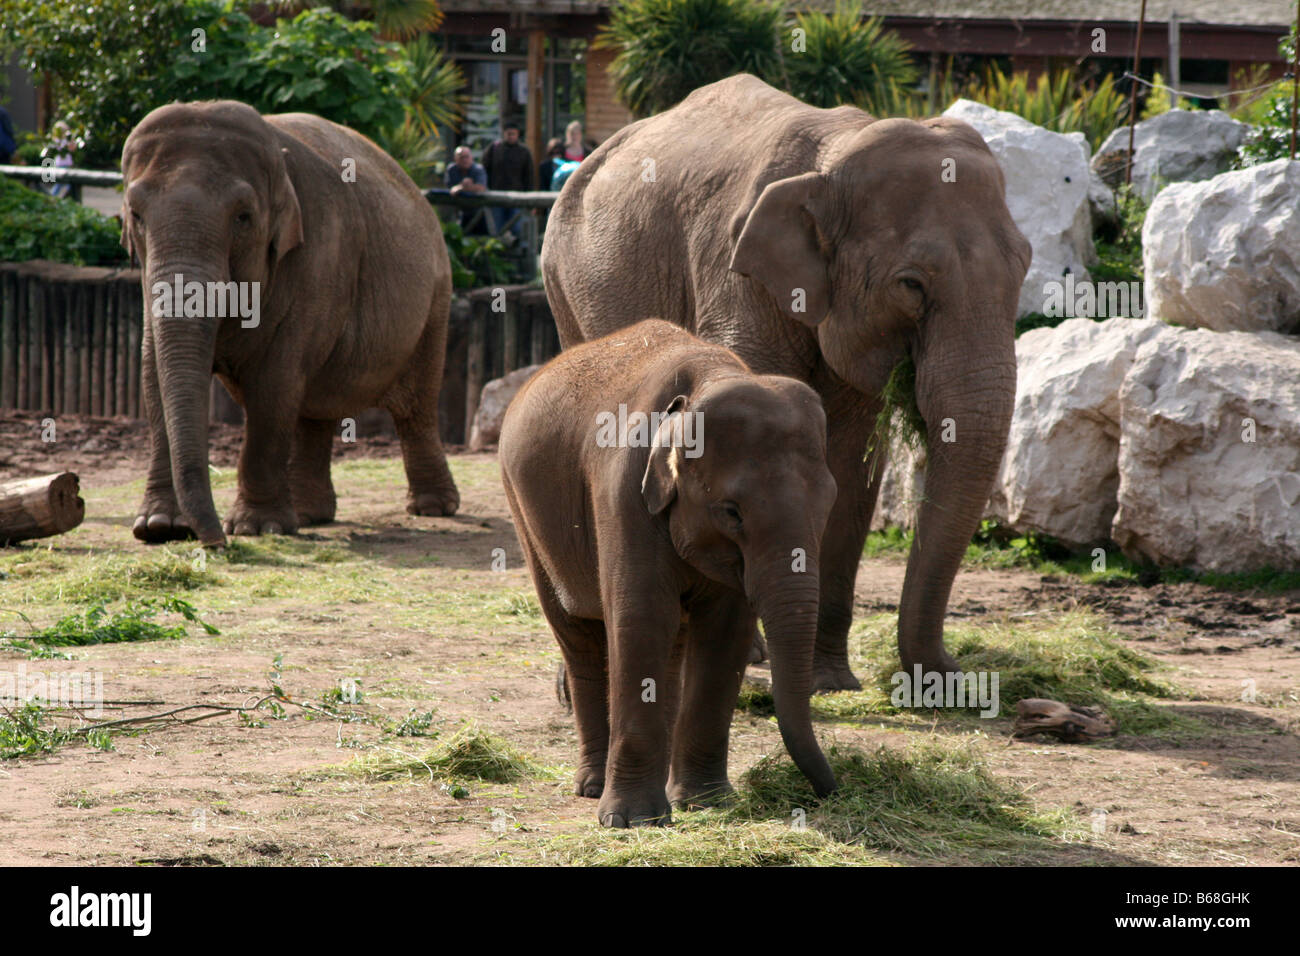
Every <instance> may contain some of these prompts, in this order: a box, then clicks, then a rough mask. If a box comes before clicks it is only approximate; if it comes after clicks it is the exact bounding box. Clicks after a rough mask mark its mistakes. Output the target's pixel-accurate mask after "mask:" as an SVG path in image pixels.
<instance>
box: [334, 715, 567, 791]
mask: <svg viewBox="0 0 1300 956" xmlns="http://www.w3.org/2000/svg"><path fill="white" fill-rule="evenodd" d="M336 774H342V775H344V776H353V777H361V778H362V779H364V780H367V781H371V782H375V781H395V780H410V781H420V780H424V779H428V780H429V781H439V780H446V781H455V780H480V781H485V782H487V783H513V782H514V781H516V780H525V779H529V778H534V777H548V776H551V771H550V770H549V769H547V768H546V767H543V766H541V765H540V764H538V763H536V762H535V761H533V760H532V759H531V758H530V757H528V756H527V755H525V754H522V753H520V752H519V751H518V750H516V749H515V748H514V747H513V746H511V745H510V744H509V743H507V742H506V741H504V740H502V739H501V738H500V737H497V736H496V735H495V734H491V733H488V732H487V731H485V730H483V729H482V728H480V727H478V726H477V725H475V724H467V725H465V726H464V727H461V728H460V729H459V730H457V731H456V732H455V733H454V734H452V735H451V736H450V737H448V738H447V739H446V740H443V741H441V742H440V743H439V744H438V745H437V746H435V747H434V748H433V749H432V750H429V751H427V752H425V753H424V754H412V753H407V752H405V751H401V750H397V749H396V748H392V747H382V748H377V749H375V750H373V751H370V752H368V753H366V754H363V755H361V756H360V757H357V758H356V759H355V760H352V761H350V762H348V763H346V764H344V765H343V766H342V767H339V768H335V769H334V770H332V771H330V772H328V773H327V775H336Z"/></svg>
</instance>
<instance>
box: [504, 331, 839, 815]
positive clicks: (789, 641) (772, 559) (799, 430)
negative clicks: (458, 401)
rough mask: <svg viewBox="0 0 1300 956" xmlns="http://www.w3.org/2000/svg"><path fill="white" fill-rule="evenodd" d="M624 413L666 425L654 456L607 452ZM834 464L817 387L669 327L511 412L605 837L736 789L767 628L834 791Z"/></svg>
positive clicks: (515, 473)
mask: <svg viewBox="0 0 1300 956" xmlns="http://www.w3.org/2000/svg"><path fill="white" fill-rule="evenodd" d="M620 403H622V404H626V406H627V409H628V412H629V413H633V412H637V411H641V412H645V413H651V412H660V413H662V414H663V415H664V419H663V420H662V424H661V426H660V430H659V432H658V433H657V434H658V439H659V446H658V447H647V446H641V447H607V446H606V447H602V446H601V444H600V443H599V440H600V430H599V418H598V416H599V415H600V413H602V412H609V413H611V414H616V413H617V410H618V407H619V405H620ZM683 416H695V419H694V421H695V422H696V423H701V422H702V428H703V431H702V435H700V436H699V437H701V438H702V441H701V442H700V443H699V445H698V449H699V451H700V454H698V455H696V454H694V451H688V450H687V449H685V448H682V447H670V446H669V445H670V441H671V436H672V430H673V428H674V427H677V426H675V425H674V422H681V421H683ZM681 440H684V441H685V443H686V445H687V446H688V448H689V447H691V446H692V445H693V442H692V440H691V433H689V432H683V433H681ZM631 444H632V443H631V442H628V445H629V446H630V445H631ZM825 455H826V419H825V415H824V414H823V412H822V408H821V403H820V402H819V401H818V400H817V395H816V393H815V392H813V391H812V389H810V388H808V387H807V386H806V385H804V384H802V383H800V382H797V381H795V380H793V379H790V378H785V377H781V376H757V375H754V374H752V373H751V372H750V371H749V370H748V369H747V368H746V367H745V365H744V363H742V362H741V361H740V360H739V359H737V358H736V356H735V355H733V354H732V353H730V352H728V351H727V350H725V349H722V348H719V347H718V346H715V345H710V344H708V343H705V342H703V341H701V340H700V339H697V338H695V337H693V336H691V335H689V334H687V333H686V332H684V331H682V330H681V329H680V328H678V327H676V326H674V325H671V324H669V323H667V322H659V321H654V320H651V321H646V322H643V323H640V324H638V325H636V326H633V327H631V328H629V329H627V330H624V331H622V332H619V333H616V334H615V335H612V336H609V337H608V338H604V339H599V340H597V341H595V342H591V343H589V344H587V345H582V346H578V347H575V348H573V349H570V350H569V351H566V352H564V353H562V354H561V355H560V356H559V357H558V358H556V359H554V360H553V361H552V362H550V363H549V364H548V365H547V366H546V367H545V368H543V369H542V370H541V371H539V372H538V373H537V374H536V375H535V376H534V377H533V378H532V379H530V380H529V381H528V383H527V384H526V385H525V386H524V387H523V388H522V389H521V390H520V392H519V394H518V395H517V396H516V397H515V399H514V401H513V402H511V404H510V407H509V409H508V410H507V412H506V416H505V421H504V423H503V425H502V428H501V442H500V460H501V476H502V481H503V483H504V484H505V489H506V498H507V500H508V501H509V503H510V511H511V514H512V515H513V516H514V522H515V530H516V531H517V532H518V534H519V540H520V543H521V545H522V546H523V551H524V556H525V558H526V560H527V562H528V569H529V571H530V572H531V573H532V576H533V581H534V583H535V584H536V586H537V594H538V598H539V600H540V603H541V606H542V610H543V612H544V613H545V614H546V619H547V621H548V622H549V623H550V625H551V629H552V630H553V631H554V633H555V636H556V639H557V640H558V641H559V643H560V647H561V648H562V650H563V652H564V660H565V663H566V665H567V670H568V682H569V687H570V689H571V690H572V698H573V707H574V714H575V719H576V723H577V729H578V738H579V741H580V745H581V757H580V761H579V769H578V774H577V779H576V782H575V783H576V792H577V793H578V794H579V795H580V796H585V797H599V798H600V804H599V807H598V811H597V813H598V816H599V818H600V821H601V823H603V824H604V825H606V826H614V827H625V826H637V825H654V824H663V823H667V822H668V821H669V818H670V804H671V803H676V804H678V805H679V806H708V805H713V804H714V803H716V802H718V801H719V800H721V799H723V798H725V796H726V795H727V794H729V793H730V792H731V784H730V783H729V782H728V780H727V740H728V734H729V730H730V726H731V716H732V711H733V709H734V707H735V703H736V694H737V692H738V691H739V689H740V679H741V676H742V674H743V673H744V670H745V664H746V661H747V659H748V656H749V650H750V646H751V641H752V635H753V633H754V629H755V627H756V625H757V622H758V620H759V619H760V618H761V619H762V621H763V626H764V629H765V631H766V634H767V641H768V647H769V649H770V654H771V658H772V693H773V697H774V700H775V704H776V713H777V721H778V723H779V724H780V728H781V736H782V738H783V739H784V740H785V744H786V748H787V749H788V750H789V752H790V755H791V757H792V758H793V759H794V761H795V764H796V765H797V766H798V767H799V769H800V770H802V771H803V773H804V774H805V775H806V776H807V777H808V778H809V780H810V781H811V782H812V783H813V786H814V789H815V790H816V791H817V793H818V794H819V795H825V794H827V793H829V792H830V791H831V790H832V789H833V788H834V786H835V778H834V776H833V775H832V773H831V770H830V766H829V765H828V764H827V762H826V758H825V756H824V755H823V754H822V752H821V749H820V747H819V746H818V744H817V739H816V737H815V736H814V735H813V728H812V717H811V713H810V710H809V703H808V701H809V696H810V695H811V693H812V664H813V653H812V652H813V640H814V638H815V636H816V629H817V607H818V589H819V575H818V570H817V555H818V553H819V550H820V545H821V538H822V533H823V529H824V528H825V524H826V517H827V515H828V514H829V513H830V509H831V504H832V502H833V501H834V499H835V482H834V480H833V479H832V478H831V474H830V471H829V470H828V469H827V467H826V461H825ZM796 549H802V550H801V551H796ZM800 555H803V556H805V557H802V558H801V557H800ZM647 681H653V682H654V683H653V685H648V684H647ZM648 686H652V687H653V696H654V699H653V700H649V699H647V696H648V692H647V687H648Z"/></svg>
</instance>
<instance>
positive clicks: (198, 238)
mask: <svg viewBox="0 0 1300 956" xmlns="http://www.w3.org/2000/svg"><path fill="white" fill-rule="evenodd" d="M122 176H123V179H124V184H125V193H124V196H123V202H122V244H123V245H124V246H125V247H126V248H127V250H128V251H130V252H132V253H133V254H134V255H135V256H136V257H138V258H139V260H140V264H141V267H142V271H141V283H142V285H143V290H144V298H145V315H144V339H143V345H142V361H141V396H142V398H143V404H144V408H145V413H146V415H147V417H148V420H149V437H150V460H149V475H148V479H147V481H146V484H145V493H144V501H143V503H142V504H141V506H140V512H139V515H138V517H137V518H136V519H135V524H134V528H133V531H134V534H135V536H136V537H137V538H139V539H141V540H142V541H146V542H158V541H167V540H171V539H175V538H186V537H190V536H197V537H198V538H199V540H200V541H201V542H202V543H203V544H205V545H219V544H221V543H223V542H224V541H225V535H224V534H223V529H222V525H221V523H220V522H219V521H218V518H217V512H216V509H215V508H214V506H213V502H212V491H211V486H210V484H209V480H208V395H209V383H210V382H211V379H212V375H213V373H214V372H215V373H216V374H217V375H218V376H219V377H220V378H221V380H222V381H223V382H224V383H225V385H226V387H227V388H228V389H229V390H230V392H231V394H232V395H233V396H234V397H235V399H236V400H237V401H238V402H239V403H240V404H241V405H243V406H244V408H245V411H246V425H245V435H244V444H243V448H242V449H241V451H240V455H239V469H238V477H239V492H238V497H237V498H236V500H235V503H234V506H233V507H232V509H231V511H230V512H229V513H228V514H227V515H226V521H225V531H227V532H230V533H233V534H253V535H256V534H263V533H286V534H287V533H290V532H293V531H295V530H297V528H298V527H299V526H300V525H305V524H315V523H320V522H327V521H331V520H333V518H334V509H335V495H334V488H333V485H332V484H331V482H330V456H331V448H332V446H333V441H334V435H335V433H336V431H337V430H338V424H339V420H340V419H341V418H342V417H344V416H346V415H350V414H355V413H356V412H357V411H360V410H361V409H364V408H367V407H369V406H371V405H380V406H382V407H385V408H387V409H388V410H389V411H390V412H391V413H392V415H393V419H394V422H395V424H396V426H397V433H398V436H399V438H400V439H401V443H402V458H403V460H404V462H405V465H406V476H407V481H408V484H409V491H408V495H407V511H409V512H411V513H413V514H422V515H442V514H452V513H454V512H455V510H456V508H457V506H458V504H459V501H460V498H459V495H458V493H457V491H456V484H455V482H454V480H453V479H452V475H451V472H450V470H449V469H448V467H447V459H446V456H445V454H444V453H443V448H442V443H441V441H440V440H439V437H438V417H437V410H438V391H439V385H440V383H441V379H442V366H443V353H444V352H445V350H446V337H447V318H448V310H449V308H450V304H451V265H450V262H449V260H448V257H447V250H446V247H445V245H444V244H443V239H442V230H441V227H440V226H439V224H438V218H437V216H436V214H435V213H434V212H433V210H432V209H430V207H429V204H428V203H427V202H426V201H425V199H424V197H423V195H421V193H420V191H419V190H418V189H417V188H416V186H415V184H414V183H412V182H411V180H410V178H409V177H408V176H407V175H406V174H405V173H404V172H402V169H401V167H400V166H398V165H397V163H396V162H394V161H393V160H392V159H391V158H390V157H389V156H388V155H387V154H386V153H384V152H383V151H382V150H380V149H379V148H378V147H377V146H375V144H374V143H372V142H371V141H370V140H368V139H366V138H365V137H364V136H361V135H360V134H358V133H355V132H353V131H352V130H350V129H347V128H346V127H343V126H338V125H336V124H334V123H331V122H329V121H328V120H324V119H321V118H320V117H318V116H310V115H307V114H305V113H290V114H285V115H280V116H262V115H260V114H259V113H258V112H257V111H256V110H254V109H253V108H252V107H249V106H246V105H244V104H243V103H236V102H231V101H217V102H208V103H175V104H171V105H169V106H163V107H159V108H158V109H156V110H154V111H153V112H152V113H150V114H149V115H148V116H146V117H145V118H144V119H143V120H141V121H140V124H139V125H138V126H137V127H136V128H135V129H134V130H133V131H132V132H131V135H130V136H129V137H128V138H127V141H126V146H125V148H124V149H123V151H122Z"/></svg>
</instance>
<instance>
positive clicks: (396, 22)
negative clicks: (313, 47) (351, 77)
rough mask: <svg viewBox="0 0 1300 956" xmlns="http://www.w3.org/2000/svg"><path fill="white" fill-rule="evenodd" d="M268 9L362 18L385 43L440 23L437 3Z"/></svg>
mask: <svg viewBox="0 0 1300 956" xmlns="http://www.w3.org/2000/svg"><path fill="white" fill-rule="evenodd" d="M271 6H272V7H274V8H275V9H276V10H277V11H280V12H282V13H296V12H298V11H301V10H306V9H310V8H311V7H329V8H330V9H332V10H336V11H338V12H339V13H342V14H346V15H348V16H350V17H352V18H353V19H356V18H359V17H361V16H364V17H365V19H368V20H374V21H375V26H376V27H378V28H379V34H380V36H383V37H385V38H388V39H394V38H395V39H399V40H401V39H406V38H408V37H411V36H414V35H415V34H416V33H418V32H420V31H421V30H436V29H437V28H438V25H439V24H440V23H442V11H441V10H440V9H439V8H438V3H437V0H359V2H358V0H272V2H271Z"/></svg>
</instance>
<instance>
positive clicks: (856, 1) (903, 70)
mask: <svg viewBox="0 0 1300 956" xmlns="http://www.w3.org/2000/svg"><path fill="white" fill-rule="evenodd" d="M796 31H802V32H801V33H797V32H796ZM785 38H786V42H785V45H784V47H783V49H784V52H785V72H786V76H787V77H788V81H789V91H790V92H791V93H792V94H794V95H795V96H797V97H799V99H801V100H803V101H804V102H805V103H811V104H812V105H813V106H821V107H827V108H829V107H832V106H839V105H841V104H844V103H852V104H855V105H857V106H862V107H868V106H870V105H871V104H873V103H876V102H879V101H880V100H882V99H885V98H887V97H893V98H895V99H896V100H897V99H901V97H900V95H899V93H900V88H906V87H909V86H911V85H912V84H914V83H915V82H916V78H917V72H916V67H915V66H914V65H913V64H912V60H911V58H910V57H909V56H908V55H907V50H908V49H909V47H908V45H907V43H906V42H905V41H904V40H902V39H901V38H900V37H899V36H898V35H897V34H894V33H890V32H888V31H886V30H883V29H882V28H881V20H880V18H878V17H875V18H869V19H863V14H862V2H861V0H847V2H846V0H836V4H835V11H834V12H833V13H831V14H829V15H828V14H826V13H823V12H822V11H820V10H811V11H807V12H805V13H799V14H796V15H795V16H794V18H793V19H792V20H790V21H788V22H787V23H786V25H785Z"/></svg>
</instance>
